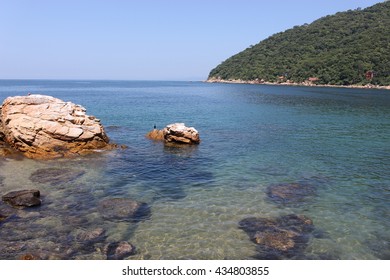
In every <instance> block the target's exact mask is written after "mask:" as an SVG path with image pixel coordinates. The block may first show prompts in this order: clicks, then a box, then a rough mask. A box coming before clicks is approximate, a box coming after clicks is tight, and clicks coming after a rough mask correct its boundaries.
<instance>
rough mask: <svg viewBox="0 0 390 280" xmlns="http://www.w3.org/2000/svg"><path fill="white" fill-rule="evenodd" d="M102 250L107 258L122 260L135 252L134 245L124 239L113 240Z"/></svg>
mask: <svg viewBox="0 0 390 280" xmlns="http://www.w3.org/2000/svg"><path fill="white" fill-rule="evenodd" d="M104 252H105V253H106V255H107V259H108V260H123V259H124V258H126V257H129V256H131V255H134V254H135V247H134V245H132V244H130V243H128V242H126V241H121V242H113V243H110V244H107V245H106V246H105V248H104Z"/></svg>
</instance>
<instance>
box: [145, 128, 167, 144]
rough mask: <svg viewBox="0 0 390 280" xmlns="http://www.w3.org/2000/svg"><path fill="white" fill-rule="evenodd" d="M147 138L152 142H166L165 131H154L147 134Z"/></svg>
mask: <svg viewBox="0 0 390 280" xmlns="http://www.w3.org/2000/svg"><path fill="white" fill-rule="evenodd" d="M146 138H148V139H150V140H156V141H163V140H164V132H163V130H158V129H153V130H152V131H149V132H148V133H147V134H146Z"/></svg>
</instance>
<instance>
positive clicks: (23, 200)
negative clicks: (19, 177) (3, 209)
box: [2, 190, 41, 208]
mask: <svg viewBox="0 0 390 280" xmlns="http://www.w3.org/2000/svg"><path fill="white" fill-rule="evenodd" d="M40 195H41V194H40V192H39V190H20V191H12V192H9V193H7V194H5V195H3V197H2V199H3V201H5V202H7V203H8V204H9V205H11V206H12V207H15V208H23V207H33V206H38V205H41V200H40V199H39V197H40Z"/></svg>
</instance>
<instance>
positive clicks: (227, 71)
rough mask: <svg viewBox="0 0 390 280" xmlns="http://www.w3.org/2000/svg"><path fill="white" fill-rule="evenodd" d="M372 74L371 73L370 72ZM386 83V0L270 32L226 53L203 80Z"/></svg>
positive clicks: (389, 36)
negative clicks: (249, 43) (252, 42)
mask: <svg viewBox="0 0 390 280" xmlns="http://www.w3.org/2000/svg"><path fill="white" fill-rule="evenodd" d="M371 74H372V75H371ZM309 78H311V79H310V80H311V81H312V82H314V83H318V84H332V85H364V84H367V83H371V84H374V85H390V1H386V2H383V3H379V4H376V5H374V6H371V7H368V8H366V9H356V10H349V11H347V12H340V13H337V14H335V15H332V16H326V17H323V18H320V19H318V20H316V21H314V22H313V23H311V24H304V25H302V26H295V27H293V28H292V29H289V30H286V31H284V32H281V33H277V34H275V35H272V36H271V37H269V38H267V39H265V40H263V41H261V42H260V43H258V44H256V45H254V46H251V47H249V48H247V49H246V50H244V51H242V52H240V53H238V54H236V55H234V56H232V57H230V58H228V59H227V60H226V61H224V62H222V63H221V64H220V65H218V66H217V67H216V68H215V69H213V70H212V71H211V72H210V74H209V80H215V79H222V80H238V79H241V80H245V81H255V80H256V81H257V80H258V81H265V82H286V81H290V82H296V83H302V82H304V81H307V80H308V79H309Z"/></svg>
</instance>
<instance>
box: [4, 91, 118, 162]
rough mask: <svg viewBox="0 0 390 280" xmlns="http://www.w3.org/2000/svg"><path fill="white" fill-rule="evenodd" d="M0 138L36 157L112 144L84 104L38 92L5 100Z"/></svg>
mask: <svg viewBox="0 0 390 280" xmlns="http://www.w3.org/2000/svg"><path fill="white" fill-rule="evenodd" d="M0 138H2V139H3V141H4V142H6V143H7V144H8V145H10V146H11V147H12V148H14V149H16V150H17V151H20V152H22V153H23V154H24V155H25V156H26V157H29V158H37V159H51V158H58V157H69V156H74V155H78V154H85V153H88V152H91V151H93V150H96V149H104V148H111V146H110V145H109V144H108V143H109V139H108V137H107V135H106V133H105V131H104V128H103V126H102V125H101V123H100V121H99V120H98V119H96V118H95V117H93V116H88V115H87V114H86V109H85V108H84V107H82V106H80V105H76V104H74V103H71V102H64V101H62V100H60V99H57V98H54V97H51V96H46V95H39V94H34V95H29V96H14V97H8V98H7V99H5V100H4V102H3V104H2V106H1V107H0ZM0 140H1V139H0Z"/></svg>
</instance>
